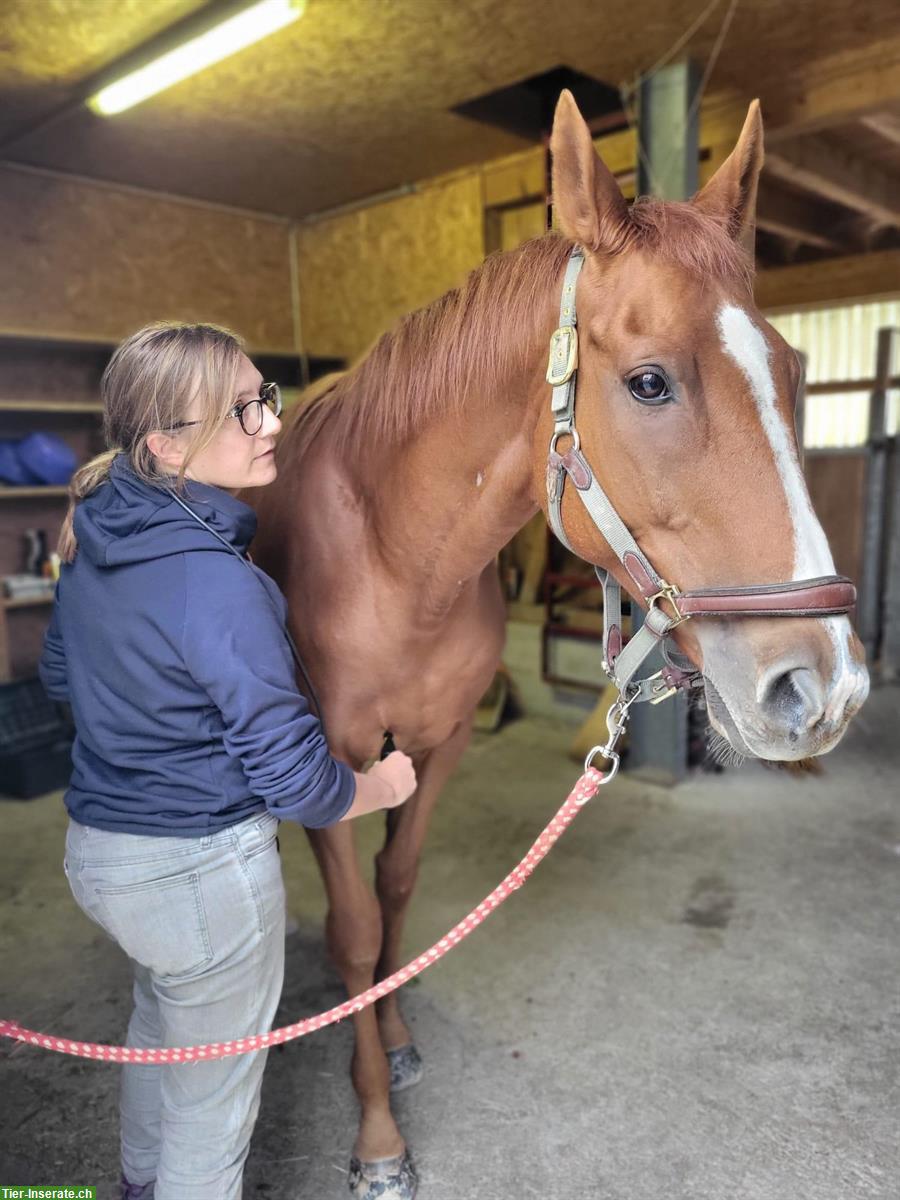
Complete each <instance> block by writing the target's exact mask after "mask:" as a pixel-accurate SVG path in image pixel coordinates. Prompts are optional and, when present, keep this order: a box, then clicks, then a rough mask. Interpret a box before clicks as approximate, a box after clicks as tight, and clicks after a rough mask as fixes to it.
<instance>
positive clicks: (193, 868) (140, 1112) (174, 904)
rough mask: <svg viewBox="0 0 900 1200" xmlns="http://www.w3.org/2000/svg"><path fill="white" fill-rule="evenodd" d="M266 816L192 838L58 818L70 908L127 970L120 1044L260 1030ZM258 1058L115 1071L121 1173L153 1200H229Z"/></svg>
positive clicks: (278, 937)
mask: <svg viewBox="0 0 900 1200" xmlns="http://www.w3.org/2000/svg"><path fill="white" fill-rule="evenodd" d="M277 830H278V821H277V819H276V818H275V817H273V816H272V815H271V814H269V813H261V814H258V815H255V816H253V817H250V818H248V819H247V820H245V821H242V822H241V823H240V824H238V825H233V826H232V827H231V828H229V829H223V830H220V831H218V832H216V833H214V834H210V835H209V836H206V837H197V838H175V837H147V836H144V835H140V834H132V833H107V832H105V831H103V830H100V829H94V828H89V827H88V826H85V825H80V824H78V822H76V821H73V820H70V822H69V830H68V834H67V836H66V858H65V870H66V875H67V876H68V879H69V884H70V886H71V888H72V893H73V895H74V896H75V899H76V901H77V902H78V904H79V905H80V907H81V908H82V909H83V910H84V911H85V912H86V913H87V915H88V916H89V917H91V918H92V920H94V921H96V922H97V923H98V924H99V925H100V926H101V927H102V928H103V929H104V930H106V932H107V933H108V934H109V935H110V936H111V937H112V938H114V939H115V941H116V942H118V943H119V945H120V946H121V947H122V949H123V950H124V951H125V953H126V954H127V955H128V957H129V958H130V959H131V961H132V965H133V967H134V1012H133V1013H132V1016H131V1021H130V1023H129V1026H128V1044H129V1045H130V1046H145V1047H146V1046H186V1045H194V1044H197V1043H201V1042H218V1041H225V1040H228V1039H232V1038H237V1037H246V1036H248V1035H249V1034H253V1033H262V1032H265V1031H266V1030H268V1029H270V1028H271V1025H272V1020H273V1018H274V1016H275V1010H276V1008H277V1006H278V999H279V996H280V994H281V985H282V981H283V977H284V885H283V883H282V878H281V864H280V861H279V857H278V850H277V846H276V843H275V835H276V833H277ZM265 1060H266V1051H264V1050H260V1051H257V1052H255V1053H253V1054H245V1055H242V1056H240V1057H237V1058H223V1059H218V1060H214V1061H212V1062H198V1063H190V1064H178V1065H174V1066H147V1065H133V1064H129V1065H127V1066H123V1068H122V1085H121V1094H120V1111H121V1136H122V1170H123V1174H124V1175H125V1177H126V1178H127V1179H128V1180H129V1182H131V1183H135V1184H146V1183H149V1182H150V1181H151V1180H155V1181H156V1186H155V1189H154V1193H153V1194H154V1200H212V1197H215V1198H216V1200H239V1197H240V1195H241V1177H242V1175H243V1170H244V1162H245V1160H246V1157H247V1152H248V1150H249V1148H250V1135H251V1133H252V1131H253V1126H254V1123H255V1122H256V1115H257V1112H258V1110H259V1094H260V1088H261V1086H262V1074H263V1068H264V1067H265Z"/></svg>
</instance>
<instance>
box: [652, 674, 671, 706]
mask: <svg viewBox="0 0 900 1200" xmlns="http://www.w3.org/2000/svg"><path fill="white" fill-rule="evenodd" d="M654 679H658V680H659V683H654V684H653V687H652V688H651V689H650V691H651V693H652V695H651V697H650V703H651V704H662V702H663V700H668V698H669V697H670V696H674V695H675V693H676V692H677V691H678V688H676V687H669V685H668V684H667V683H666V682H665V680H664V679H663V677H662V671H657V672H656V674H655V675H650V676H649V677H648V680H647V682H648V683H652V682H653V680H654Z"/></svg>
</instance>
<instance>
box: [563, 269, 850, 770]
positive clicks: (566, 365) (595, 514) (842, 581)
mask: <svg viewBox="0 0 900 1200" xmlns="http://www.w3.org/2000/svg"><path fill="white" fill-rule="evenodd" d="M583 264H584V251H583V250H582V249H581V248H580V247H578V246H576V247H575V248H574V249H573V250H572V255H571V257H570V258H569V264H568V266H567V268H566V275H565V280H564V281H563V292H562V303H561V305H560V312H559V328H558V329H557V330H556V331H555V332H554V333H553V335H552V337H551V338H550V361H549V363H548V366H547V382H548V383H549V384H550V385H551V386H552V388H553V395H552V399H551V402H550V408H551V411H552V413H553V417H554V425H553V435H552V437H551V438H550V451H549V456H548V459H547V507H548V513H549V517H550V526H551V528H552V529H553V532H554V533H555V534H556V536H557V537H558V538H559V540H560V541H561V542H562V544H563V545H564V546H566V547H567V548H568V549H569V550H572V547H571V545H569V541H568V539H567V538H566V535H565V532H564V530H563V523H562V498H563V489H564V488H565V484H566V478H569V479H571V480H572V483H573V485H574V487H575V490H576V495H577V496H578V498H579V499H580V500H581V502H582V504H583V505H584V506H585V508H586V509H587V511H588V514H589V516H590V518H591V520H592V521H593V523H594V525H595V526H596V527H597V529H598V530H599V531H600V533H601V534H602V535H603V537H604V538H605V539H606V541H607V542H608V543H609V545H610V546H611V547H612V549H613V551H614V552H615V554H616V557H617V558H618V559H619V561H620V562H621V564H622V566H623V567H624V569H625V571H626V573H627V574H628V576H629V578H630V579H631V580H632V581H633V583H634V585H635V587H636V589H637V591H638V593H639V594H640V595H641V596H642V597H643V598H644V600H645V601H646V602H647V606H648V610H649V611H648V612H647V615H646V617H645V618H644V623H643V625H642V626H641V628H640V629H639V630H638V632H637V633H636V634H635V635H634V636H633V637H632V638H631V639H630V640H629V641H628V642H627V643H625V642H624V641H623V638H622V591H621V588H620V586H619V583H618V581H617V580H616V579H614V578H613V577H612V575H610V574H609V572H608V571H604V570H603V569H602V568H601V567H598V566H596V565H594V570H595V572H596V574H597V578H598V579H599V581H600V584H601V586H602V588H603V667H604V670H605V671H606V672H607V673H608V674H609V675H610V677H611V678H612V680H613V682H614V683H615V684H616V686H617V687H618V689H619V700H618V701H617V703H616V706H614V707H615V708H616V712H615V713H614V714H613V716H612V719H611V721H610V722H608V723H609V726H610V737H611V741H610V743H608V745H609V746H610V747H611V746H612V744H613V740H614V738H613V733H614V728H615V729H616V730H617V731H618V732H619V733H620V732H621V729H622V726H623V725H624V721H625V718H626V717H627V711H628V708H629V707H630V705H631V704H633V703H634V702H636V701H643V700H649V701H650V702H651V704H658V703H659V702H660V701H661V700H665V699H666V697H667V696H671V695H672V694H673V693H674V692H675V691H677V690H678V689H679V688H689V687H692V686H697V685H699V684H700V683H701V681H702V675H701V673H700V672H699V671H698V670H697V669H696V668H695V667H694V665H693V664H692V663H691V662H690V661H689V660H688V659H687V658H685V657H684V656H683V655H681V654H678V653H677V652H675V650H674V648H673V646H672V644H671V642H670V641H669V639H668V635H669V633H670V632H671V631H672V630H673V629H674V628H675V626H676V625H680V624H681V623H682V622H683V621H687V620H690V618H692V617H824V616H831V615H835V614H838V613H846V612H849V610H850V609H851V608H852V606H853V604H854V603H855V601H856V588H855V587H854V586H853V584H852V583H851V582H850V580H849V579H846V578H845V577H844V576H843V575H823V576H821V577H820V578H817V579H800V580H796V581H794V582H792V583H770V584H754V585H752V586H749V587H719V588H697V589H695V590H694V591H690V592H682V591H679V589H678V588H677V587H675V586H674V585H673V584H671V583H666V581H665V580H664V579H663V578H662V576H661V575H659V574H658V573H657V571H655V570H654V568H653V567H652V565H651V564H650V562H649V560H648V559H647V557H646V555H645V554H644V553H643V551H642V550H641V548H640V546H638V544H637V542H636V541H635V540H634V538H633V537H632V536H631V534H630V533H629V531H628V529H627V528H626V526H625V523H624V522H623V521H622V518H621V517H620V516H619V514H618V513H617V512H616V510H615V508H614V507H613V505H612V503H611V502H610V500H609V497H608V496H607V495H606V493H605V492H604V491H603V488H602V487H601V486H600V484H599V483H598V482H597V478H596V476H595V475H594V473H593V471H592V470H591V468H590V465H589V464H588V462H587V459H586V458H585V457H584V455H583V454H582V453H581V439H580V438H579V436H578V430H577V429H576V428H575V391H576V380H577V372H578V331H577V329H576V324H577V321H576V313H575V287H576V283H577V280H578V273H579V271H580V270H581V268H582V266H583ZM563 435H566V436H567V437H569V438H570V439H571V444H570V446H569V448H568V449H567V450H566V452H565V453H564V454H560V453H558V451H557V449H556V447H557V444H558V443H559V440H560V438H561V437H563ZM572 552H573V554H574V553H576V552H575V551H574V550H573V551H572ZM657 646H659V647H660V648H661V650H662V653H663V657H664V659H665V662H666V665H665V667H663V669H662V670H661V671H658V672H657V674H656V675H652V676H650V677H648V678H645V679H636V678H635V676H636V675H637V672H638V671H639V670H640V667H641V664H642V663H643V662H644V660H645V659H646V658H647V657H648V655H649V654H650V653H651V652H652V651H653V650H654V649H655V648H656V647H657ZM607 757H611V758H613V759H614V760H615V759H616V756H615V755H614V754H611V755H607ZM588 758H589V759H590V755H589V756H588ZM615 765H617V760H616V761H615V762H614V766H615Z"/></svg>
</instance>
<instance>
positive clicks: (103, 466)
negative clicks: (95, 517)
mask: <svg viewBox="0 0 900 1200" xmlns="http://www.w3.org/2000/svg"><path fill="white" fill-rule="evenodd" d="M121 453H122V450H121V449H120V447H118V446H113V447H112V449H110V450H104V451H103V453H102V454H98V455H97V456H96V457H95V458H92V459H91V460H90V462H86V463H85V464H84V466H83V467H79V468H78V470H77V471H76V472H75V474H74V475H73V476H72V478H71V479H70V480H69V510H68V512H67V513H66V518H65V520H64V521H63V523H62V529H61V530H60V533H59V543H58V544H57V553H58V554H59V557H60V558H61V559H62V560H63V562H71V561H72V560H73V559H74V557H75V551H76V550H77V549H78V542H77V541H76V538H75V529H74V522H75V505H76V504H77V503H78V501H79V500H83V499H84V498H85V496H89V495H90V494H91V492H93V491H95V490H96V489H97V488H98V487H100V485H101V484H102V483H106V481H107V479H108V478H109V468H110V467H111V466H112V463H113V459H114V458H116V456H117V455H119V454H121Z"/></svg>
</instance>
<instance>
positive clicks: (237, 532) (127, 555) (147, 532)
mask: <svg viewBox="0 0 900 1200" xmlns="http://www.w3.org/2000/svg"><path fill="white" fill-rule="evenodd" d="M181 499H182V500H183V501H184V502H185V504H188V505H190V507H191V508H192V509H193V510H194V512H195V513H196V514H197V516H198V517H202V518H203V520H204V521H205V522H206V523H207V525H210V526H211V527H212V528H213V529H214V530H215V531H216V532H217V533H218V534H220V535H221V536H222V537H223V538H225V540H226V541H227V542H229V543H230V544H231V545H232V546H233V547H234V548H235V550H237V552H238V553H239V554H245V553H246V551H247V547H248V546H249V545H250V542H251V541H252V539H253V535H254V534H255V533H256V513H255V512H254V511H253V509H252V508H251V507H250V506H249V505H248V504H244V502H243V501H242V500H238V499H236V498H235V497H234V496H232V495H231V494H230V493H229V492H226V491H224V490H223V489H222V488H217V487H213V486H212V485H211V484H208V483H198V482H197V481H196V480H194V479H186V480H185V487H184V491H183V492H182V493H181ZM74 528H75V537H76V538H77V540H78V549H79V551H80V552H82V553H84V554H85V555H87V557H88V558H89V559H90V560H91V562H92V563H94V564H95V565H96V566H98V567H117V566H120V565H122V564H123V563H135V562H146V561H147V560H149V559H155V558H164V557H166V556H167V555H170V554H181V553H183V552H184V551H186V550H211V551H218V552H219V553H221V554H227V553H228V550H227V549H226V548H225V546H223V545H222V543H221V542H220V541H219V540H218V539H217V538H215V537H213V535H212V534H211V533H210V532H209V530H208V529H204V527H203V526H202V525H201V524H200V523H199V522H198V521H195V520H194V518H193V517H192V516H191V515H190V513H187V512H185V510H184V509H183V508H182V507H181V506H180V505H179V504H178V503H177V502H176V501H175V500H173V499H172V497H171V496H170V495H169V494H168V493H167V492H166V490H165V488H164V486H162V485H160V486H157V485H154V484H149V483H145V482H144V480H143V479H141V478H140V477H139V476H138V475H136V474H135V472H134V470H133V468H132V466H131V463H130V462H129V461H128V456H127V455H125V454H119V455H117V456H116V458H114V459H113V461H112V464H111V466H110V469H109V479H108V480H107V481H106V482H104V483H102V484H101V485H100V486H99V487H98V488H97V489H96V490H95V491H93V492H92V493H91V494H90V495H89V496H86V497H85V498H84V500H82V501H81V502H80V503H79V504H78V505H77V506H76V508H75V523H74Z"/></svg>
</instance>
